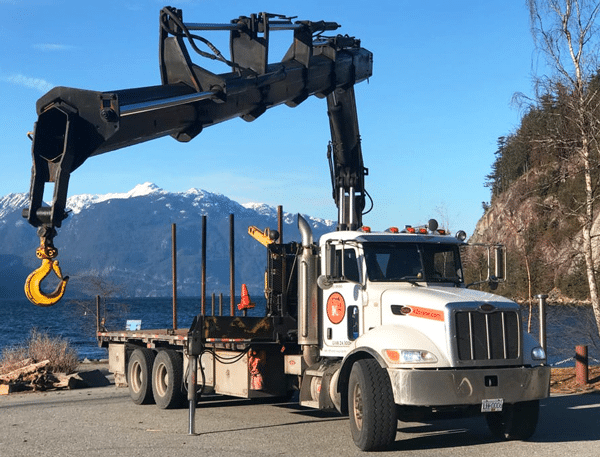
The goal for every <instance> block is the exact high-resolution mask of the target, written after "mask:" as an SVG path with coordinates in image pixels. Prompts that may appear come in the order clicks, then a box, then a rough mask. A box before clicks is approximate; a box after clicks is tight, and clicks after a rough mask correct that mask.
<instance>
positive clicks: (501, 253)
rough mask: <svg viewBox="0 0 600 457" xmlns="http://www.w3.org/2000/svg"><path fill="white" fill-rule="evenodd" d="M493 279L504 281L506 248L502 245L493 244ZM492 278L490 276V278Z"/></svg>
mask: <svg viewBox="0 0 600 457" xmlns="http://www.w3.org/2000/svg"><path fill="white" fill-rule="evenodd" d="M493 249H494V280H495V281H496V282H498V281H500V282H501V281H504V278H505V277H506V274H505V273H506V272H505V265H506V262H505V257H506V250H505V249H504V246H494V247H493ZM490 279H492V278H490Z"/></svg>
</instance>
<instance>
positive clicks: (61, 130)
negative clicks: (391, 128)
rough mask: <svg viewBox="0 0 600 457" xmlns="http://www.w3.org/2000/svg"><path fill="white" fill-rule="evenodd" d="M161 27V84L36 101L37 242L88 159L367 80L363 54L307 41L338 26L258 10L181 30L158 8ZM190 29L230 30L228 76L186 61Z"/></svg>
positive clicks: (63, 92) (178, 16)
mask: <svg viewBox="0 0 600 457" xmlns="http://www.w3.org/2000/svg"><path fill="white" fill-rule="evenodd" d="M160 23H161V40H160V69H161V79H162V85H159V86H151V87H140V88H134V89H124V90H115V91H108V92H95V91H89V90H81V89H74V88H67V87H56V88H54V89H52V90H51V91H50V92H48V93H47V94H46V95H44V96H43V97H41V98H40V99H39V100H38V102H37V106H36V108H37V113H38V120H37V122H36V125H35V130H34V136H33V145H32V161H33V167H32V176H31V188H30V202H29V207H28V208H27V209H25V210H24V214H23V215H24V217H26V218H27V220H28V221H29V223H30V224H32V225H33V226H35V227H41V228H42V229H43V230H42V231H44V232H45V233H46V237H48V236H51V234H52V233H55V227H60V226H61V222H62V220H63V219H64V218H65V217H66V212H65V205H66V198H67V190H68V182H69V176H70V174H71V173H72V172H73V171H74V170H76V169H77V168H78V167H79V166H80V165H81V164H83V163H84V162H85V161H86V160H87V159H88V158H89V157H91V156H94V155H98V154H102V153H105V152H109V151H113V150H116V149H120V148H124V147H126V146H130V145H134V144H137V143H142V142H145V141H149V140H152V139H155V138H159V137H162V136H166V135H171V136H172V137H174V138H175V139H177V140H178V141H189V140H191V139H192V138H194V137H195V136H196V135H198V134H199V133H200V132H201V131H202V129H203V128H205V127H208V126H211V125H214V124H217V123H220V122H224V121H226V120H228V119H232V118H235V117H242V118H243V119H245V120H247V121H252V120H254V119H256V118H257V117H259V116H260V115H261V114H262V113H264V112H265V111H266V110H267V109H269V108H271V107H273V106H277V105H279V104H283V103H285V104H286V105H288V106H291V107H293V106H297V105H298V104H300V103H302V102H303V101H304V100H305V99H306V98H308V97H309V96H311V95H315V96H317V97H327V96H328V95H329V94H332V93H334V92H335V91H336V89H339V90H341V89H342V88H351V87H352V86H353V85H354V84H356V83H358V82H360V81H363V80H364V79H366V78H368V77H369V76H370V75H371V73H372V54H371V53H370V52H369V51H367V50H366V49H363V48H361V47H360V41H359V40H356V39H354V38H350V37H347V36H346V37H342V36H337V37H322V36H320V35H317V36H316V37H315V34H318V33H322V32H324V31H327V30H335V29H336V28H337V27H339V26H338V24H336V23H333V22H323V21H320V22H310V21H297V22H295V23H292V21H291V19H289V18H284V17H281V16H274V15H270V14H266V13H261V14H259V15H252V16H250V17H245V16H242V17H240V18H238V19H236V20H233V21H232V22H231V23H230V24H223V25H215V24H185V23H184V22H183V19H182V13H181V11H180V10H176V9H172V8H164V9H163V10H162V11H161V18H160ZM286 29H287V30H293V35H294V39H293V43H292V45H291V46H290V48H289V50H288V52H287V53H286V55H285V56H284V58H283V60H282V61H281V62H279V63H276V64H269V63H268V62H267V55H268V43H269V34H270V32H272V31H274V30H286ZM193 30H226V31H229V33H230V47H231V61H227V60H225V59H223V58H222V57H220V60H224V61H225V62H226V63H227V64H228V65H229V66H231V67H232V69H233V71H231V72H228V73H224V74H215V73H212V72H210V71H208V70H206V69H205V68H202V67H200V66H198V65H195V64H193V63H192V61H191V58H190V54H189V53H188V50H187V48H186V45H185V40H186V39H188V41H189V42H190V43H192V44H193V43H194V41H193V38H199V37H197V36H196V35H193V34H192V31H193ZM204 42H207V41H206V40H204ZM211 46H212V45H211ZM193 47H194V48H196V46H195V45H193ZM200 52H201V51H200ZM49 182H52V183H54V193H53V200H52V205H51V206H50V207H47V206H43V202H42V198H43V194H44V186H45V184H46V183H49Z"/></svg>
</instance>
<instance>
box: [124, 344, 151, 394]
mask: <svg viewBox="0 0 600 457" xmlns="http://www.w3.org/2000/svg"><path fill="white" fill-rule="evenodd" d="M153 363H154V352H153V351H151V350H150V349H146V348H138V349H136V350H134V351H133V353H132V354H131V357H129V362H128V364H127V385H128V386H129V396H130V397H131V399H132V400H133V402H134V403H135V404H136V405H144V404H148V403H152V402H153V400H154V399H153V396H152V365H153Z"/></svg>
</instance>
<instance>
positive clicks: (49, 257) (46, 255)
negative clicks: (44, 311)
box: [25, 241, 69, 307]
mask: <svg viewBox="0 0 600 457" xmlns="http://www.w3.org/2000/svg"><path fill="white" fill-rule="evenodd" d="M57 254H58V251H57V250H56V248H54V247H53V246H46V245H45V243H44V242H43V241H42V244H41V246H40V247H39V248H38V249H37V250H36V255H37V256H38V257H39V258H41V259H42V266H40V267H39V268H38V269H37V270H34V271H33V272H32V273H31V274H30V275H29V276H28V277H27V280H26V281H25V295H26V296H27V298H28V299H29V301H30V302H31V303H33V304H34V305H37V306H44V307H45V306H52V305H54V304H56V303H57V302H58V301H59V300H60V299H61V298H62V297H63V295H64V294H65V289H66V287H67V282H68V281H69V277H68V276H65V277H63V275H62V272H61V270H60V267H59V266H58V260H54V257H56V255H57ZM51 271H54V273H55V274H56V276H58V279H60V283H59V284H58V285H57V286H56V289H54V291H53V292H50V293H46V292H44V291H43V290H42V288H41V283H42V281H43V280H44V279H46V277H47V276H48V275H49V274H50V272H51Z"/></svg>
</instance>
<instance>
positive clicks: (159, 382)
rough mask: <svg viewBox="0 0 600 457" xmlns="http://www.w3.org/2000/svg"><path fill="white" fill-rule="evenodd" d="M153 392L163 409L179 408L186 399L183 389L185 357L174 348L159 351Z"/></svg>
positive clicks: (153, 375) (153, 373) (153, 378)
mask: <svg viewBox="0 0 600 457" xmlns="http://www.w3.org/2000/svg"><path fill="white" fill-rule="evenodd" d="M152 392H153V395H154V401H155V402H156V405H157V406H158V407H159V408H161V409H170V408H179V407H181V406H183V404H184V403H185V400H186V398H187V397H186V395H185V392H184V391H183V359H182V357H181V354H178V353H177V352H175V351H172V350H164V351H159V352H158V354H157V355H156V359H155V360H154V368H153V369H152Z"/></svg>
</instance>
